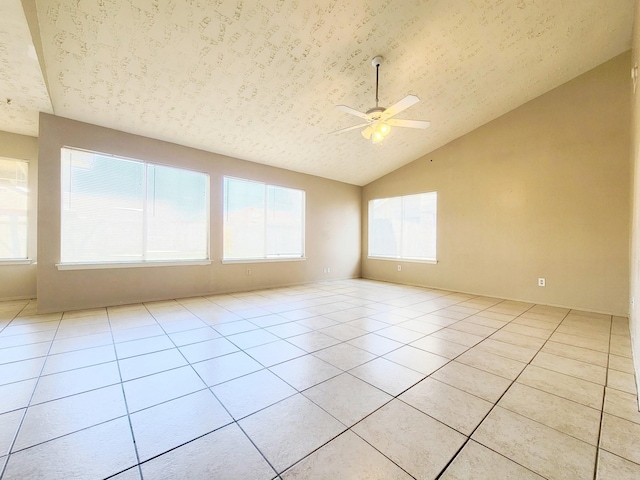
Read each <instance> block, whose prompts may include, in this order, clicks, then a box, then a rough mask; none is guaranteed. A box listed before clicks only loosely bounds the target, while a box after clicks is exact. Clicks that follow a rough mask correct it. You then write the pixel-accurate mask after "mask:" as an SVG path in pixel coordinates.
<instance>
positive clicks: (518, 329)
mask: <svg viewBox="0 0 640 480" xmlns="http://www.w3.org/2000/svg"><path fill="white" fill-rule="evenodd" d="M502 331H504V332H510V333H518V334H520V335H526V336H527V337H533V338H539V339H542V340H547V339H548V338H549V336H550V335H551V331H550V330H548V329H544V328H536V327H530V326H528V325H520V324H518V323H510V324H508V325H506V326H505V327H504V328H503V329H502Z"/></svg>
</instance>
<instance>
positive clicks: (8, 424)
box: [0, 409, 25, 471]
mask: <svg viewBox="0 0 640 480" xmlns="http://www.w3.org/2000/svg"><path fill="white" fill-rule="evenodd" d="M24 412H25V410H24V409H20V410H12V411H11V412H7V413H3V414H1V415H0V457H4V456H5V455H7V454H8V453H9V449H10V448H11V443H12V442H13V439H14V438H15V436H16V433H17V432H18V427H19V426H20V422H22V417H23V416H24ZM0 465H2V461H1V460H0ZM0 468H1V467H0ZM0 471H1V470H0Z"/></svg>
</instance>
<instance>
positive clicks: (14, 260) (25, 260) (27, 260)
mask: <svg viewBox="0 0 640 480" xmlns="http://www.w3.org/2000/svg"><path fill="white" fill-rule="evenodd" d="M0 160H3V161H8V162H15V163H22V164H25V165H26V179H25V187H24V188H25V190H26V191H25V194H26V208H25V218H26V223H25V229H26V232H25V240H24V242H25V244H24V252H25V256H24V257H5V258H2V257H0V265H30V264H31V263H33V260H32V259H31V255H30V253H31V252H30V251H31V236H32V234H33V230H32V223H33V218H32V198H31V193H32V192H31V189H32V185H31V183H32V181H31V175H32V172H31V162H30V161H29V160H27V159H23V158H13V157H4V156H0Z"/></svg>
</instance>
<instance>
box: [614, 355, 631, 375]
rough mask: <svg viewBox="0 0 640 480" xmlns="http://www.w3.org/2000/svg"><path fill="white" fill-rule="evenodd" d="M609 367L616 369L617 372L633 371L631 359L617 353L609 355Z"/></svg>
mask: <svg viewBox="0 0 640 480" xmlns="http://www.w3.org/2000/svg"><path fill="white" fill-rule="evenodd" d="M609 368H610V369H611V370H618V371H619V372H624V373H631V374H633V373H634V372H635V370H634V368H633V359H632V358H628V357H621V356H619V355H611V354H610V355H609Z"/></svg>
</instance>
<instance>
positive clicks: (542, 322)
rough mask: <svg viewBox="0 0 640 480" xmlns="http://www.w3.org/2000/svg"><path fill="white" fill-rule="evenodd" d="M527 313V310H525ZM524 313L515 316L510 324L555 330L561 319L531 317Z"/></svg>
mask: <svg viewBox="0 0 640 480" xmlns="http://www.w3.org/2000/svg"><path fill="white" fill-rule="evenodd" d="M527 313H528V312H527ZM527 313H525V314H524V315H522V316H521V317H517V318H516V319H515V320H513V322H511V323H512V324H515V325H526V326H528V327H534V328H539V329H541V330H547V331H549V332H551V331H553V330H555V329H556V328H557V327H558V325H559V324H560V321H561V320H554V319H552V318H550V317H546V316H540V317H538V318H532V316H531V315H527Z"/></svg>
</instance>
